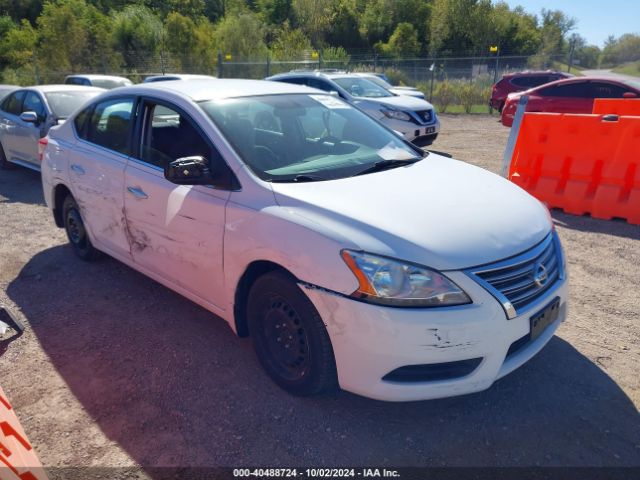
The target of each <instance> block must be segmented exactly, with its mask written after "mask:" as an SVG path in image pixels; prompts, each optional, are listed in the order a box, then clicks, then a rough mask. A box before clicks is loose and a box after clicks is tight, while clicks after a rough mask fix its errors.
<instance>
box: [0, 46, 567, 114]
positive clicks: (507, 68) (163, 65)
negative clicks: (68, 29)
mask: <svg viewBox="0 0 640 480" xmlns="http://www.w3.org/2000/svg"><path fill="white" fill-rule="evenodd" d="M85 60H86V61H85V62H84V64H83V65H78V66H73V67H70V66H67V67H66V68H59V69H58V68H51V67H50V66H49V67H46V66H45V65H46V62H43V61H41V60H38V59H35V58H34V59H33V61H32V62H31V63H30V64H26V65H24V66H22V67H20V68H19V69H6V70H5V71H4V72H3V75H2V76H3V82H4V83H11V84H20V85H30V84H34V83H35V84H42V83H61V82H63V81H64V78H65V77H66V76H67V75H71V74H78V73H99V74H109V75H120V76H125V77H128V78H130V79H131V80H132V81H133V82H141V81H142V80H143V79H144V78H145V77H147V76H149V75H158V74H163V73H197V74H205V75H213V76H217V77H219V78H251V79H261V78H265V77H268V76H271V75H275V74H278V73H283V72H289V71H292V70H316V69H320V70H340V71H351V72H376V73H384V74H385V75H387V77H388V78H389V79H390V81H391V83H393V84H400V85H410V86H415V87H417V88H419V89H420V90H421V91H423V92H424V93H425V96H426V98H427V99H429V100H430V101H432V102H433V103H435V105H436V107H437V108H438V109H439V110H440V111H441V112H444V111H447V110H448V109H449V110H452V111H456V110H462V111H466V112H471V111H480V110H482V111H487V110H488V106H487V104H488V100H489V96H490V90H491V85H492V84H493V83H495V81H496V80H497V79H499V78H500V77H501V76H502V75H503V74H504V73H507V72H512V71H519V70H524V69H529V68H536V69H559V68H563V69H566V68H567V67H566V64H565V62H566V61H567V56H566V55H565V54H558V55H546V56H539V55H537V56H513V55H505V56H498V55H493V56H467V57H420V58H389V57H382V56H379V55H371V54H356V55H343V56H342V57H341V58H323V56H322V55H321V54H316V52H308V53H307V54H305V55H304V56H303V57H302V58H297V59H290V60H276V59H272V58H270V57H263V58H243V57H238V56H236V55H234V54H224V55H223V54H222V53H221V52H208V53H205V54H202V55H179V54H174V53H169V52H162V51H161V52H155V53H144V52H142V53H141V52H126V53H125V54H121V53H117V54H112V55H102V56H101V55H96V56H94V57H92V58H87V59H85Z"/></svg>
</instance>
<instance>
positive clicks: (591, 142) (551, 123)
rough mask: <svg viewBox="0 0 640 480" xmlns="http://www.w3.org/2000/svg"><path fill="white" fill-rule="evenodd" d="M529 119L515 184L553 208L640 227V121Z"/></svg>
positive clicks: (518, 150) (516, 155)
mask: <svg viewBox="0 0 640 480" xmlns="http://www.w3.org/2000/svg"><path fill="white" fill-rule="evenodd" d="M603 117H604V116H603V115H574V114H561V113H525V114H524V118H523V119H522V124H521V126H520V131H519V132H518V138H517V141H516V144H515V148H514V152H513V155H512V157H511V164H510V167H509V179H510V180H511V181H513V182H514V183H516V184H517V185H520V186H521V187H522V188H524V189H525V190H527V191H528V192H529V193H531V194H532V195H533V196H535V197H536V198H538V199H539V200H541V201H542V202H544V203H546V204H547V205H548V206H549V207H550V208H561V209H563V210H564V211H565V212H567V213H573V214H576V215H582V214H585V213H590V214H591V216H593V217H595V218H602V219H611V218H613V217H619V218H624V219H626V220H627V221H628V222H629V223H632V224H640V117H619V118H617V119H616V120H614V121H606V120H603Z"/></svg>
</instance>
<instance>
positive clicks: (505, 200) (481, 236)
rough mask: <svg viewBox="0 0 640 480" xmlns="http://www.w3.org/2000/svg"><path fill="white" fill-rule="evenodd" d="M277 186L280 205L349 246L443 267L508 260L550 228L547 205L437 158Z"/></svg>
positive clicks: (496, 180) (469, 167)
mask: <svg viewBox="0 0 640 480" xmlns="http://www.w3.org/2000/svg"><path fill="white" fill-rule="evenodd" d="M272 189H273V191H274V195H275V199H276V202H277V203H278V204H279V205H280V206H281V207H283V208H286V209H287V210H289V212H290V213H292V214H294V215H298V216H300V217H301V219H300V220H301V222H303V223H305V224H310V225H313V228H314V229H316V230H317V231H319V232H320V233H321V234H323V235H327V236H331V237H332V238H335V239H336V240H338V241H339V242H340V243H341V244H343V245H344V247H345V248H356V249H361V250H365V251H368V252H371V253H376V254H381V255H388V256H391V257H394V258H399V259H402V260H408V261H412V262H416V263H419V264H422V265H426V266H429V267H432V268H436V269H439V270H457V269H463V268H468V267H472V266H476V265H482V264H485V263H490V262H495V261H498V260H502V259H504V258H507V257H511V256H513V255H516V254H518V253H521V252H523V251H524V250H527V249H528V248H531V247H533V246H534V245H536V244H537V243H538V242H540V241H541V240H542V239H544V237H545V236H546V235H547V234H548V233H549V231H550V229H551V223H550V220H549V218H550V217H549V215H548V212H547V210H546V208H545V207H544V206H543V205H542V204H541V203H540V202H539V201H538V200H536V199H535V198H533V197H532V196H530V195H529V194H528V193H526V192H525V191H524V190H522V189H521V188H520V187H518V186H516V185H515V184H513V183H511V182H509V181H507V180H505V179H504V178H502V177H499V176H498V175H495V174H493V173H490V172H488V171H486V170H484V169H481V168H478V167H475V166H472V165H469V164H467V163H464V162H460V161H457V160H453V159H449V158H446V157H442V156H439V155H436V154H430V155H429V156H428V157H426V158H425V159H424V160H422V161H420V162H417V163H415V164H412V165H408V166H403V167H397V168H394V169H391V170H386V171H382V172H376V173H371V174H367V175H360V176H356V177H351V178H345V179H340V180H331V181H322V182H313V183H273V184H272Z"/></svg>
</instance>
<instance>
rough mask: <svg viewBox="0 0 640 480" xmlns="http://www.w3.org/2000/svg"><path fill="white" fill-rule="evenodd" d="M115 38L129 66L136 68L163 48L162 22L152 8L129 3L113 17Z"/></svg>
mask: <svg viewBox="0 0 640 480" xmlns="http://www.w3.org/2000/svg"><path fill="white" fill-rule="evenodd" d="M113 38H114V42H115V45H116V47H117V49H118V50H119V51H120V53H121V54H122V56H123V58H124V61H125V63H126V65H127V67H129V68H136V67H137V65H139V64H141V62H143V61H146V60H147V59H148V57H149V56H151V57H152V58H153V56H154V55H155V54H156V53H158V51H159V50H160V49H161V47H162V45H161V41H162V22H161V21H160V19H159V18H158V17H157V15H155V14H154V13H153V12H152V11H151V10H149V9H148V8H147V7H144V6H141V5H129V6H126V7H125V8H124V9H123V10H122V11H119V12H116V13H115V15H114V18H113Z"/></svg>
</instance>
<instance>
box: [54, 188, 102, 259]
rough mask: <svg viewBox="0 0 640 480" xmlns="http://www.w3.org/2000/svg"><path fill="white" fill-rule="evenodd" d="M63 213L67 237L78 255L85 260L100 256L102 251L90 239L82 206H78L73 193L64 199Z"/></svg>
mask: <svg viewBox="0 0 640 480" xmlns="http://www.w3.org/2000/svg"><path fill="white" fill-rule="evenodd" d="M62 215H63V217H62V218H63V219H64V229H65V230H66V232H67V238H68V239H69V243H70V244H71V247H72V248H73V251H74V252H75V253H76V255H78V256H79V257H80V258H81V259H82V260H85V261H92V260H95V259H96V258H98V257H99V256H100V252H99V251H98V250H96V249H95V247H94V246H93V244H92V243H91V240H89V235H88V234H87V229H86V228H85V226H84V222H83V221H82V216H81V215H80V207H78V204H77V203H76V201H75V199H74V198H73V197H72V196H71V195H69V196H67V198H65V199H64V203H63V205H62Z"/></svg>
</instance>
